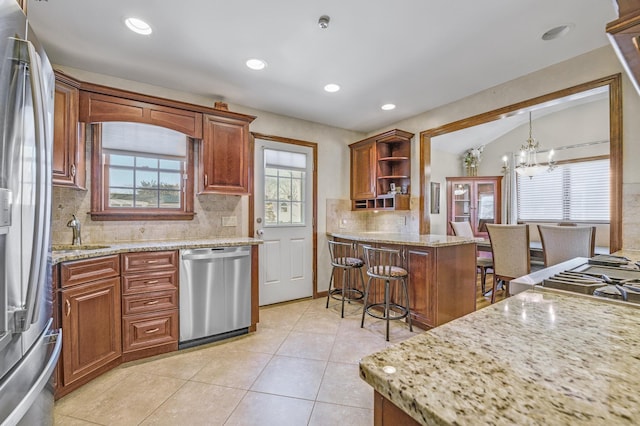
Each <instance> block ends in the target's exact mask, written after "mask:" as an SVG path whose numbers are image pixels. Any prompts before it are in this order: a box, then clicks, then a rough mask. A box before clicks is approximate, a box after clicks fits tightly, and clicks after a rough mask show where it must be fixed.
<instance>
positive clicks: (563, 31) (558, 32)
mask: <svg viewBox="0 0 640 426" xmlns="http://www.w3.org/2000/svg"><path fill="white" fill-rule="evenodd" d="M573 27H574V25H573V24H564V25H558V26H557V27H553V28H551V29H550V30H549V31H547V32H546V33H544V34H542V39H543V40H545V41H549V40H555V39H557V38H560V37H564V36H565V35H567V34H568V33H569V31H571V30H572V29H573Z"/></svg>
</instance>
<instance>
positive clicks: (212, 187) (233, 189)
mask: <svg viewBox="0 0 640 426" xmlns="http://www.w3.org/2000/svg"><path fill="white" fill-rule="evenodd" d="M203 127H204V130H203V133H204V134H203V137H202V143H201V145H200V146H201V150H200V186H199V193H201V194H202V193H225V194H238V195H242V194H248V193H249V191H250V189H249V161H250V159H249V121H244V120H237V119H232V118H227V117H218V116H214V115H208V114H207V115H205V116H204V125H203Z"/></svg>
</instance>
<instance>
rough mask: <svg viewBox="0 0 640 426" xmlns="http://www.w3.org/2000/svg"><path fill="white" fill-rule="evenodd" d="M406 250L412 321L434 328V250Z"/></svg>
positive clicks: (418, 248) (417, 248) (408, 248)
mask: <svg viewBox="0 0 640 426" xmlns="http://www.w3.org/2000/svg"><path fill="white" fill-rule="evenodd" d="M405 250H406V267H407V271H408V272H409V279H408V281H409V301H410V303H411V312H412V315H413V316H412V319H413V320H414V321H415V322H416V323H418V324H420V325H428V326H433V325H434V324H436V313H435V310H436V304H435V303H433V301H434V300H436V286H435V283H436V279H435V274H434V272H435V270H436V268H435V267H434V266H435V265H434V259H435V256H434V249H428V248H420V247H406V249H405Z"/></svg>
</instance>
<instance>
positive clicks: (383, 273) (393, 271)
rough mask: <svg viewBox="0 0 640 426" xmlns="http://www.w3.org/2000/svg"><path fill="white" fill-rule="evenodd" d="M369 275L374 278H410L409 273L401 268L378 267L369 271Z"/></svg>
mask: <svg viewBox="0 0 640 426" xmlns="http://www.w3.org/2000/svg"><path fill="white" fill-rule="evenodd" d="M367 275H369V276H370V277H374V278H386V277H387V276H391V277H397V278H400V277H406V276H408V275H409V273H408V272H407V270H406V269H404V268H401V267H399V266H389V265H376V266H373V267H371V268H369V269H367Z"/></svg>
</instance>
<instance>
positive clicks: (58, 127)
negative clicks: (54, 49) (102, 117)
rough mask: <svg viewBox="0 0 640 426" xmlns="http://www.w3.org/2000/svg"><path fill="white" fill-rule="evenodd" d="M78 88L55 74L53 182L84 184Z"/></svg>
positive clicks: (75, 185) (59, 183) (83, 185)
mask: <svg viewBox="0 0 640 426" xmlns="http://www.w3.org/2000/svg"><path fill="white" fill-rule="evenodd" d="M78 93H79V91H78V88H77V87H75V86H73V85H72V84H68V83H65V82H64V81H61V79H60V78H56V88H55V106H54V116H53V157H52V171H53V179H52V181H53V185H56V186H67V187H74V188H80V189H84V188H85V184H86V183H85V158H84V144H85V141H84V131H83V129H84V127H83V126H81V125H79V124H78V96H79V95H78Z"/></svg>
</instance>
